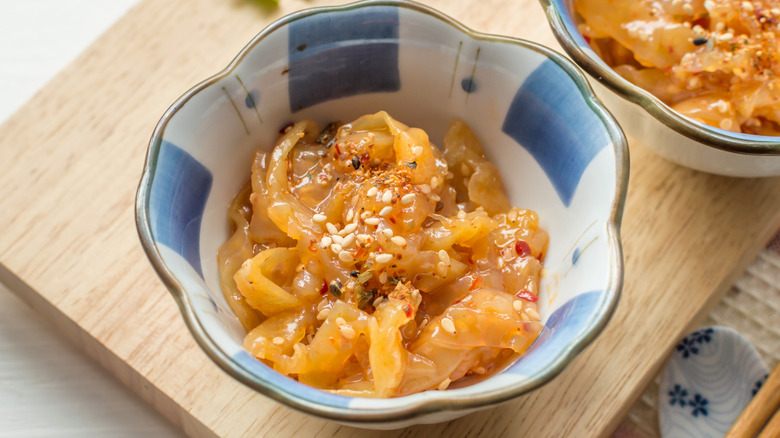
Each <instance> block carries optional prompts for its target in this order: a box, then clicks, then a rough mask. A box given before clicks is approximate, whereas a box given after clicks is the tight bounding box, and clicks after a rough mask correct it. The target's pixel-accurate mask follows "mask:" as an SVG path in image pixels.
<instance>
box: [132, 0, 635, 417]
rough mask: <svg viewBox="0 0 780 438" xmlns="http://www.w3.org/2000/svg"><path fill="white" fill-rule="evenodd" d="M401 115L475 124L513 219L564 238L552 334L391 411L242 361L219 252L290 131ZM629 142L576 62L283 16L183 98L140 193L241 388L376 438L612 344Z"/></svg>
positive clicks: (533, 50)
mask: <svg viewBox="0 0 780 438" xmlns="http://www.w3.org/2000/svg"><path fill="white" fill-rule="evenodd" d="M378 110H387V111H388V112H389V113H390V114H392V115H393V116H394V117H396V118H398V119H399V120H401V121H402V122H404V123H406V124H409V125H411V126H417V127H420V128H423V129H425V130H426V131H427V132H428V133H429V134H430V137H431V139H432V140H433V141H434V142H441V140H442V138H443V136H444V133H445V131H446V129H447V128H448V126H449V125H450V123H451V122H452V121H453V120H455V119H456V118H460V119H463V120H464V121H465V122H466V123H467V124H468V125H469V126H470V127H471V128H472V129H473V130H474V132H475V133H476V134H477V136H478V137H479V138H480V139H481V141H482V144H483V145H484V147H485V150H486V153H487V155H488V156H489V158H490V159H491V161H493V162H494V163H495V164H496V165H497V166H498V168H499V169H500V171H501V173H502V175H503V177H504V183H505V186H506V187H507V189H508V192H509V198H510V200H511V201H512V203H513V204H514V205H517V206H522V207H523V208H530V209H533V210H535V211H537V212H538V213H539V216H540V218H541V225H542V226H543V227H544V228H545V229H546V230H547V231H548V232H549V234H550V244H549V250H548V252H547V255H546V262H545V263H546V271H545V272H546V274H545V275H544V278H543V280H542V285H541V294H540V300H539V304H540V314H541V317H542V321H543V323H544V324H545V328H544V330H543V331H542V334H541V336H540V337H539V339H538V340H537V341H536V343H535V344H534V345H533V346H532V347H531V349H530V350H529V351H528V352H527V353H526V354H525V355H524V356H523V357H522V358H521V359H519V360H518V361H517V362H515V363H514V364H513V365H512V366H510V367H508V368H507V369H506V370H504V371H503V372H501V373H499V374H497V375H494V376H493V377H491V378H489V379H487V380H485V381H483V382H481V383H478V384H475V385H473V386H469V387H466V388H460V389H452V390H447V391H426V392H423V393H419V394H414V395H410V396H406V397H400V398H392V399H365V398H355V397H345V396H340V395H334V394H331V393H328V392H326V391H321V390H319V389H314V388H312V387H309V386H306V385H303V384H301V383H298V382H296V381H294V380H292V379H290V378H287V377H285V376H282V375H280V374H278V373H276V372H275V371H273V370H272V369H271V368H269V367H267V366H266V365H264V364H263V363H261V362H259V361H257V360H255V359H254V358H253V357H251V356H250V355H249V354H248V353H247V352H245V351H244V349H243V348H242V340H243V337H244V331H243V330H242V328H241V325H240V324H239V322H238V320H237V318H236V317H235V316H234V315H233V314H232V313H231V312H230V310H229V307H228V305H227V303H226V301H225V299H224V298H223V295H222V291H221V289H220V285H219V281H218V276H217V263H216V252H217V248H218V247H219V245H220V244H221V243H222V242H223V241H224V240H225V239H226V238H227V236H228V233H229V232H230V229H229V223H228V218H227V214H226V209H227V206H228V204H229V202H230V200H231V198H232V197H233V195H234V194H235V193H236V191H237V190H238V189H239V188H240V187H241V186H242V184H244V182H245V181H247V180H248V178H249V175H250V162H251V158H252V154H253V151H254V150H255V149H256V148H271V147H272V145H273V144H274V143H275V142H276V140H277V137H278V136H279V129H280V127H282V126H284V125H285V124H287V123H288V122H290V121H297V120H300V119H303V118H311V119H314V120H316V121H318V122H320V123H322V124H324V123H327V122H330V121H333V120H341V121H348V120H352V119H355V118H357V117H358V116H360V115H362V114H367V113H373V112H376V111H378ZM627 181H628V152H627V147H626V142H625V139H624V137H623V134H622V132H621V130H620V128H619V127H618V125H617V124H616V123H615V121H614V120H613V118H612V117H611V116H610V115H609V113H608V112H607V111H606V110H605V109H604V108H603V107H602V106H601V104H600V103H599V102H598V100H597V99H596V98H595V97H594V96H593V93H592V92H591V89H590V88H589V87H588V85H587V82H586V81H585V79H584V77H583V76H582V74H581V73H580V72H579V71H578V70H577V68H576V67H575V66H574V65H573V64H572V63H571V62H569V61H567V60H566V59H564V58H563V57H562V56H561V55H559V54H557V53H555V52H553V51H551V50H549V49H547V48H544V47H541V46H538V45H536V44H533V43H530V42H526V41H521V40H517V39H511V38H505V37H499V36H493V35H485V34H480V33H477V32H474V31H472V30H470V29H467V28H465V27H464V26H463V25H461V24H459V23H457V22H455V21H453V20H452V19H451V18H449V17H447V16H446V15H444V14H442V13H440V12H438V11H435V10H433V9H430V8H428V7H425V6H422V5H419V4H416V3H410V2H405V1H364V2H359V3H354V4H350V5H346V6H341V7H331V8H318V9H311V10H306V11H302V12H298V13H295V14H292V15H290V16H287V17H285V18H282V19H281V20H279V21H277V22H275V23H274V24H272V25H271V26H269V27H268V28H266V29H265V30H263V31H262V32H260V34H258V35H257V36H256V37H255V38H254V39H253V40H252V41H251V42H250V43H249V44H248V45H247V46H246V47H245V48H244V49H243V50H242V51H241V53H239V54H238V56H237V57H236V58H235V60H234V61H233V62H232V63H231V64H230V65H229V66H228V67H227V68H226V69H225V70H223V71H222V72H220V73H218V74H217V75H215V76H213V77H211V78H209V79H207V80H205V81H204V82H202V83H200V84H198V85H197V86H195V87H194V88H193V89H191V90H190V91H188V92H187V93H186V94H185V95H184V96H182V97H181V98H179V99H178V100H177V101H176V102H175V103H174V104H173V106H171V108H170V109H169V110H168V111H167V112H166V113H165V115H164V116H163V118H162V120H160V122H159V124H158V125H157V128H156V129H155V131H154V134H153V136H152V140H151V143H150V146H149V155H148V157H147V163H146V168H145V170H144V173H143V177H142V179H141V183H140V186H139V188H138V197H137V202H136V221H137V225H138V232H139V234H140V237H141V242H142V244H143V247H144V249H145V251H146V253H147V255H148V256H149V259H150V260H151V262H152V264H153V265H154V267H155V269H156V270H157V272H158V274H159V275H160V277H161V278H162V280H163V281H164V283H165V284H166V286H167V287H168V289H170V291H171V293H172V294H173V296H174V298H175V299H176V301H177V303H178V305H179V308H180V310H181V313H182V315H183V317H184V319H185V321H186V323H187V326H188V327H189V328H190V330H191V331H192V334H193V336H194V337H195V340H196V341H197V342H198V344H200V346H201V347H202V348H203V350H204V351H205V352H206V353H207V354H208V355H209V356H210V357H211V358H212V359H213V360H214V362H216V363H217V364H218V365H219V366H220V367H221V368H222V369H224V370H225V371H226V372H227V373H229V374H230V375H232V376H233V377H235V378H236V379H238V380H240V381H241V382H243V383H245V384H246V385H248V386H250V387H251V388H254V389H256V390H257V391H259V392H261V393H263V394H265V395H267V396H269V397H271V398H273V399H275V400H277V401H279V402H281V403H284V404H286V405H287V406H290V407H292V408H295V409H297V410H300V411H303V412H306V413H309V414H312V415H316V416H319V417H323V418H328V419H332V420H335V421H339V422H342V423H347V424H353V425H360V426H363V427H377V428H389V427H401V426H405V425H410V424H415V423H431V422H438V421H445V420H448V419H452V418H455V417H458V416H461V415H464V414H466V413H468V412H471V411H474V410H477V409H480V408H485V407H488V406H491V405H495V404H497V403H499V402H502V401H505V400H509V399H510V398H513V397H516V396H518V395H520V394H523V393H525V392H528V391H530V390H532V389H534V388H538V387H539V386H541V385H543V384H544V383H545V382H547V381H549V380H550V379H552V378H553V377H554V376H555V375H557V374H558V373H560V372H561V371H562V370H563V368H564V367H565V366H566V365H567V364H568V363H569V362H570V361H571V360H572V359H573V358H574V357H575V356H576V355H577V353H579V352H580V351H581V350H582V349H583V348H585V346H586V345H588V344H589V343H590V342H591V341H593V339H594V338H595V337H596V336H597V335H598V334H599V332H600V331H601V330H602V329H603V328H604V326H605V325H606V324H607V321H608V320H609V318H610V316H611V315H612V313H613V311H614V309H615V306H616V304H617V301H618V297H619V295H620V290H621V287H622V279H623V263H622V252H621V244H620V233H619V229H620V221H621V216H622V212H623V204H624V201H625V196H626V188H627Z"/></svg>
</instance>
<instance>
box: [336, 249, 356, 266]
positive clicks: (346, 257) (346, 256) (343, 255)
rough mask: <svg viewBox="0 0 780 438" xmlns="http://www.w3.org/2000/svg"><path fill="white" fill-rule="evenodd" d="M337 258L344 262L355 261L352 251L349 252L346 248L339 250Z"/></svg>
mask: <svg viewBox="0 0 780 438" xmlns="http://www.w3.org/2000/svg"><path fill="white" fill-rule="evenodd" d="M339 259H340V260H341V261H342V262H345V263H352V262H354V261H355V258H354V257H352V253H351V252H349V251H347V250H344V251H341V252H340V253H339Z"/></svg>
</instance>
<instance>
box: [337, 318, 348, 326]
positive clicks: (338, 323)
mask: <svg viewBox="0 0 780 438" xmlns="http://www.w3.org/2000/svg"><path fill="white" fill-rule="evenodd" d="M346 324H347V321H346V320H345V319H344V318H342V317H340V316H339V317H338V318H336V325H337V326H339V327H341V326H343V325H346Z"/></svg>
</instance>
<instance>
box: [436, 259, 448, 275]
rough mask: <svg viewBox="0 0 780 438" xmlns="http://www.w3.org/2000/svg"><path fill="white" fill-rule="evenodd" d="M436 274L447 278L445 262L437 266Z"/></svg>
mask: <svg viewBox="0 0 780 438" xmlns="http://www.w3.org/2000/svg"><path fill="white" fill-rule="evenodd" d="M436 272H438V273H439V275H441V276H442V277H446V276H447V264H446V263H444V262H439V263H437V264H436Z"/></svg>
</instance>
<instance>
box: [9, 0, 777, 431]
mask: <svg viewBox="0 0 780 438" xmlns="http://www.w3.org/2000/svg"><path fill="white" fill-rule="evenodd" d="M330 3H332V2H322V1H295V0H284V1H281V2H280V7H279V8H277V9H272V10H267V9H264V8H263V7H262V6H258V4H257V3H256V2H241V1H238V0H191V1H184V0H143V1H141V2H140V3H139V4H138V5H137V6H136V7H134V8H133V9H132V10H131V11H130V12H129V13H128V14H127V15H126V16H125V17H124V18H123V19H122V20H120V21H119V22H118V23H117V24H116V25H115V26H114V27H113V28H112V29H111V30H110V31H109V32H107V33H106V34H105V35H104V36H103V37H101V38H100V39H99V40H98V41H97V42H96V43H95V44H93V45H92V46H91V47H90V48H89V49H88V50H87V51H86V52H84V53H83V54H82V55H81V56H80V57H79V58H77V60H76V61H75V62H74V63H72V64H71V65H70V66H69V67H68V68H66V69H65V70H64V71H63V72H62V73H61V74H60V75H58V76H57V77H56V78H55V79H54V80H53V81H52V82H50V83H49V84H48V85H47V86H46V87H45V88H44V89H43V90H42V91H41V92H40V93H38V94H37V95H36V96H35V97H34V98H33V99H32V100H30V101H29V102H28V103H27V104H26V105H25V106H23V107H22V108H21V109H20V110H19V111H18V112H17V113H16V114H15V115H13V116H12V117H11V118H10V119H8V121H7V122H6V123H5V124H3V125H2V126H0V191H2V196H1V197H0V230H2V231H0V281H3V282H4V283H6V284H7V285H8V286H9V288H10V289H11V290H13V291H14V292H16V293H17V294H18V295H19V296H20V297H22V298H23V299H24V300H25V301H27V302H28V303H29V304H30V305H32V306H33V307H34V308H35V309H37V310H38V311H39V312H40V313H42V314H43V315H44V317H45V318H47V319H49V320H51V321H53V322H54V323H55V324H57V325H58V327H59V328H60V330H61V331H62V332H63V333H64V334H65V335H66V336H68V337H69V338H70V339H72V340H73V341H74V342H75V343H76V344H77V345H79V346H80V347H82V348H83V349H84V350H85V351H86V352H87V353H88V354H89V355H90V356H92V357H93V358H95V359H96V360H97V361H98V362H100V363H101V364H102V365H103V366H104V367H106V368H107V369H108V370H110V372H112V373H113V374H114V375H116V376H117V377H118V378H119V379H120V380H121V381H122V382H124V383H125V384H126V385H127V386H129V387H130V388H132V389H133V390H134V391H136V392H137V393H138V394H140V395H141V397H143V398H144V399H145V400H146V401H147V402H148V403H150V404H151V405H153V406H154V407H155V408H156V409H158V410H159V411H161V412H162V413H163V415H165V416H166V417H168V418H169V419H170V420H171V421H172V422H174V423H175V424H177V425H179V426H181V427H182V428H183V429H184V431H185V432H186V433H187V434H189V435H191V436H274V437H277V436H278V437H286V436H338V437H362V436H388V437H389V436H404V437H426V438H428V437H431V436H448V437H449V436H452V437H461V436H491V437H492V436H539V437H541V436H545V437H547V436H568V437H576V436H588V437H590V436H604V435H608V434H609V433H610V432H611V431H612V430H613V429H614V428H615V427H616V426H617V425H618V423H619V422H620V420H621V418H622V417H623V415H624V414H625V413H626V411H627V410H628V409H629V408H630V406H631V404H632V402H633V401H634V400H635V399H636V398H637V397H638V395H639V394H640V392H641V391H642V389H643V388H644V386H645V385H646V383H647V382H648V381H649V379H651V378H652V376H654V375H655V373H656V372H657V370H658V369H659V367H660V366H661V364H662V363H663V361H664V359H665V357H666V355H667V354H668V353H669V352H670V351H671V349H672V348H673V346H674V345H675V343H676V341H677V340H678V339H679V338H680V337H681V336H682V335H683V334H684V333H685V332H686V330H687V329H688V327H689V326H691V325H692V324H695V323H696V322H697V321H699V320H700V319H701V318H702V317H703V316H704V315H706V313H707V312H708V311H709V309H710V307H711V306H713V305H715V303H716V302H717V299H718V298H719V297H720V296H721V295H722V294H723V293H724V292H725V291H726V288H727V287H728V286H729V285H730V284H731V283H732V282H733V281H734V279H735V278H736V276H737V275H738V274H739V273H740V272H741V271H742V270H743V269H744V267H745V265H746V264H747V263H748V262H749V261H750V260H752V259H753V257H754V256H755V255H756V254H757V253H758V251H759V249H760V248H761V247H762V246H763V245H764V243H765V242H766V240H767V239H768V238H769V237H770V235H771V234H772V233H773V232H774V231H776V230H777V229H778V227H780V179H777V178H774V179H762V180H747V179H742V180H741V179H731V178H724V177H716V176H711V175H706V174H702V173H698V172H695V171H692V170H688V169H685V168H681V167H679V166H676V165H674V164H671V163H668V162H666V161H664V160H662V159H660V158H658V157H656V156H654V155H653V154H652V153H651V152H649V150H647V149H646V148H645V147H643V146H642V145H641V144H638V143H636V142H633V141H632V144H631V182H630V185H629V195H628V201H627V205H626V212H625V217H624V222H623V236H624V247H625V258H626V277H625V287H624V291H623V297H622V299H621V302H620V305H619V307H618V310H617V313H616V314H615V316H614V317H613V319H612V321H611V322H610V324H609V325H608V327H607V329H606V330H605V331H604V333H603V334H602V335H601V336H600V337H599V338H598V339H597V341H596V342H594V343H593V344H592V345H591V346H590V347H589V348H587V349H586V350H585V352H584V353H583V354H581V355H580V356H579V357H578V358H577V359H576V360H575V361H574V362H573V363H572V364H571V365H570V366H569V367H568V368H567V369H566V370H565V371H564V372H563V373H562V374H561V375H560V376H559V377H557V378H556V379H554V380H553V381H552V382H550V383H549V384H547V385H545V386H544V387H543V388H541V389H539V390H537V391H534V392H533V393H531V394H528V395H526V396H524V397H521V398H519V399H517V400H514V401H512V402H509V403H507V404H504V405H502V406H499V407H498V408H494V409H489V410H486V411H482V412H478V413H475V414H471V415H468V416H466V417H463V418H462V419H459V420H455V421H453V422H450V423H446V424H437V425H425V426H415V427H411V428H408V429H403V430H398V431H388V432H382V433H377V432H370V431H365V430H360V429H354V428H350V427H346V426H340V425H338V424H335V423H329V422H325V421H322V420H319V419H315V418H312V417H309V416H306V415H303V414H300V413H297V412H295V411H292V410H290V409H288V408H285V407H283V406H281V405H279V404H276V403H275V402H272V401H270V400H269V399H266V398H264V397H263V396H260V395H258V394H257V393H255V392H253V391H251V390H249V389H247V388H246V387H244V386H243V385H241V384H239V383H238V382H236V381H234V380H233V379H232V378H230V377H228V376H227V375H226V374H224V373H223V372H221V371H220V370H219V369H218V368H217V367H216V366H215V365H214V364H212V363H211V362H210V361H209V360H208V359H207V357H206V356H205V354H203V353H202V352H201V351H200V349H199V348H198V347H197V345H196V344H195V343H194V341H193V339H192V338H191V336H190V335H189V333H188V332H187V330H186V328H185V326H184V323H183V322H182V319H181V317H180V316H179V314H178V310H177V308H176V305H175V303H174V300H173V298H171V296H170V295H169V294H168V292H167V291H166V289H165V288H164V286H163V285H162V283H161V282H160V280H159V279H158V278H157V276H156V275H155V273H154V271H153V270H152V268H151V266H150V264H149V263H148V261H147V260H146V257H145V256H144V254H143V251H142V249H141V247H140V244H139V242H138V237H137V235H136V231H135V225H134V223H133V200H134V195H135V190H136V186H137V183H138V180H139V178H140V174H141V170H142V168H143V160H144V157H145V152H146V148H147V143H148V140H149V137H150V135H151V132H152V129H153V128H154V126H155V124H156V122H157V120H158V119H159V118H160V116H161V115H162V114H163V112H164V111H165V110H166V109H167V108H168V106H169V105H170V104H171V103H172V102H173V101H174V100H175V99H176V98H177V97H178V96H179V95H181V94H182V93H183V92H185V91H186V90H187V89H188V88H189V87H190V86H192V85H194V84H195V83H197V82H199V81H200V80H202V79H204V78H206V77H208V76H210V75H211V74H213V73H216V72H217V71H219V70H220V69H221V68H222V67H224V66H225V65H227V63H228V62H229V61H230V60H231V59H232V57H233V56H234V55H235V54H236V53H237V52H238V51H239V50H240V49H241V48H242V47H243V46H244V45H245V44H246V43H247V42H248V41H249V40H250V39H251V38H252V36H254V35H255V34H256V33H257V32H258V31H259V30H261V29H262V28H263V27H264V26H265V25H267V24H268V23H269V22H270V21H272V20H273V19H276V18H278V17H279V16H281V15H284V14H286V13H289V12H291V11H293V10H297V9H301V8H305V7H312V6H318V5H323V4H330ZM428 3H429V4H431V5H432V6H434V7H436V8H438V9H440V10H441V11H443V12H445V13H447V14H449V15H451V16H452V17H453V18H455V19H457V20H460V21H462V22H463V23H465V24H466V25H467V26H470V27H472V28H474V29H477V30H480V31H485V32H491V33H501V34H507V35H512V36H517V37H523V38H528V39H532V40H534V41H537V42H540V43H543V44H547V45H550V46H553V47H555V48H557V47H558V46H557V44H555V43H554V39H553V37H552V35H551V33H550V31H549V28H548V26H547V23H546V20H545V18H544V15H543V12H542V9H541V7H540V6H539V4H537V3H536V2H535V1H534V0H485V1H481V2H447V1H446V0H432V1H430V2H428Z"/></svg>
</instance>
